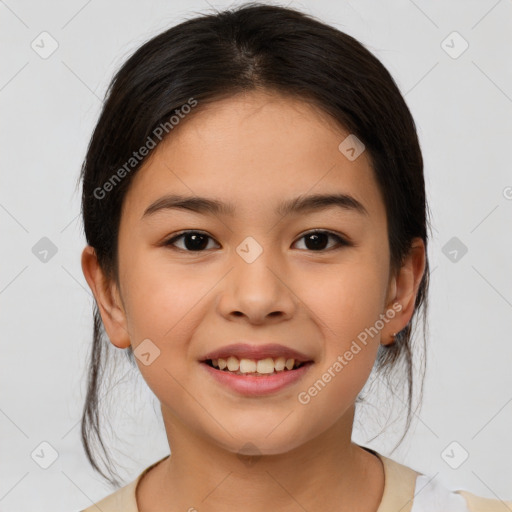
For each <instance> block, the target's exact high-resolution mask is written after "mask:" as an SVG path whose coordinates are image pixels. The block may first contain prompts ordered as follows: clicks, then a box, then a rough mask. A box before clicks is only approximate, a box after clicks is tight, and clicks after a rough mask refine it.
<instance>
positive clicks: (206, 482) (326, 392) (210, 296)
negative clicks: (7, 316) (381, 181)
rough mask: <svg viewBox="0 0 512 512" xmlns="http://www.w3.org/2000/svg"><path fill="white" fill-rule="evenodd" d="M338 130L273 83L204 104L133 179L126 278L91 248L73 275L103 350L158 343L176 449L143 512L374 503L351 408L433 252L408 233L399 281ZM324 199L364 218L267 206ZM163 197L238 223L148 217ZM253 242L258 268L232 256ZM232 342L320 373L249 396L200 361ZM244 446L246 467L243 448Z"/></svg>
mask: <svg viewBox="0 0 512 512" xmlns="http://www.w3.org/2000/svg"><path fill="white" fill-rule="evenodd" d="M347 135H348V132H346V131H345V130H343V129H342V128H341V127H340V126H338V124H337V123H335V122H334V120H333V119H331V118H330V117H328V116H327V115H325V114H323V113H321V112H319V111H318V109H315V108H313V107H312V106H311V105H309V104H308V103H306V102H304V101H303V100H300V99H295V98H291V97H283V96H280V95H278V94H276V93H270V92H268V91H267V92H264V91H257V92H256V91H253V92H250V93H245V94H239V95H236V96H232V97H229V98H226V99H223V100H219V101H216V102H213V103H210V104H205V105H199V106H198V107H197V109H196V111H195V112H194V114H193V115H190V116H188V117H187V118H185V119H184V120H183V121H182V122H181V123H180V125H178V126H177V127H175V129H174V130H173V131H172V136H170V137H168V138H167V139H166V140H164V142H163V143H162V144H160V145H159V146H157V148H156V149H155V150H153V152H152V153H151V155H150V157H149V158H148V159H147V160H146V162H145V164H144V166H143V167H142V168H141V169H140V170H139V171H138V172H137V174H136V175H135V176H134V178H133V182H132V184H131V186H130V189H129V191H128V193H127V195H126V197H125V200H124V203H123V208H122V217H121V222H120V231H119V239H118V244H119V245H118V247H119V259H118V264H119V286H118V285H117V284H116V283H115V282H113V281H109V280H108V279H107V278H106V276H105V275H104V273H103V271H102V269H101V268H100V267H99V265H98V262H97V259H96V256H95V254H94V250H93V249H92V248H91V247H90V246H87V247H86V248H85V249H84V251H83V254H82V269H83V272H84V276H85V278H86V280H87V282H88V284H89V286H90V288H91V290H92V292H93V293H94V295H95V298H96V300H97V302H98V305H99V308H100V312H101V315H102V319H103V323H104V325H105V329H106V331H107V334H108V336H109V338H110V341H111V342H112V343H113V344H114V345H115V346H116V347H119V348H127V347H129V346H130V345H131V346H132V348H133V349H134V350H135V349H136V347H137V346H138V345H139V344H140V343H141V342H142V341H143V340H145V339H150V340H151V342H152V343H154V344H155V345H156V346H157V347H158V349H159V350H160V355H159V357H157V358H156V359H155V360H154V361H153V362H152V363H151V364H150V365H147V366H146V365H144V364H143V363H142V362H141V361H139V360H138V359H137V364H138V366H139V369H140V371H141V373H142V376H143V378H144V379H145V380H146V382H147V383H148V385H149V387H150V388H151V389H152V391H153V392H154V393H155V395H156V396H157V398H158V399H159V401H160V403H161V409H162V415H163V419H164V424H165V428H166V434H167V438H168V441H169V446H170V447H171V452H172V456H171V457H170V458H168V459H165V460H164V461H163V462H161V463H160V464H158V465H157V466H155V467H154V468H153V469H152V470H150V471H149V472H148V473H147V474H146V475H145V477H144V478H143V479H142V480H141V482H140V485H139V486H138V489H137V501H138V506H139V509H140V510H141V511H142V512H152V511H156V510H160V511H161V510H164V509H165V510H189V509H190V508H191V507H195V508H196V509H197V510H200V511H209V512H210V511H211V512H216V511H225V510H236V509H242V510H244V511H247V512H256V511H258V512H261V511H268V510H276V509H277V510H281V511H284V512H288V511H289V512H292V511H299V510H304V509H305V510H308V511H310V512H312V511H319V510H340V511H351V512H355V511H361V512H363V511H365V512H370V511H376V510H377V508H378V506H379V503H380V501H381V497H382V493H383V489H384V473H383V468H382V465H381V462H380V460H379V459H378V458H377V457H375V456H374V455H372V454H370V453H369V452H367V451H365V450H363V449H362V448H361V447H359V446H358V445H356V444H354V443H353V442H352V441H351V434H352V425H353V419H354V411H355V406H354V403H355V400H356V398H357V395H358V394H359V392H360V391H361V389H362V388H363V386H364V384H365V382H366V381H367V379H368V376H369V375H370V372H371V369H372V366H373V364H374V361H375V358H376V354H377V350H378V347H379V344H380V343H382V344H389V343H391V341H392V333H395V332H398V331H400V330H401V329H402V328H403V327H405V326H406V325H407V324H408V322H409V320H410V319H411V316H412V314H413V312H414V300H415V297H416V294H417V291H418V286H419V283H420V281H421V277H422V275H423V272H424V268H425V247H424V244H423V242H422V240H421V239H415V240H414V241H413V244H412V246H411V251H410V255H409V257H408V258H407V259H406V260H405V262H404V264H403V266H402V268H401V270H400V271H399V272H398V273H397V274H396V275H392V274H391V272H390V258H389V255H390V253H389V246H388V233H387V225H386V212H385V207H384V202H383V199H382V196H381V194H380V191H379V189H378V187H377V183H376V181H375V178H374V176H373V171H372V168H371V163H370V160H369V155H367V153H366V152H363V153H362V154H361V155H360V156H359V157H358V158H357V159H356V160H354V161H350V160H348V159H347V158H346V157H345V156H344V155H343V154H342V153H341V152H340V151H339V150H338V145H339V144H340V142H341V141H342V140H343V139H344V138H345V137H346V136H347ZM334 191H336V192H340V193H341V192H343V193H347V194H350V195H352V196H353V197H355V198H356V199H357V200H359V201H360V202H361V203H362V204H363V205H364V206H365V208H366V209H367V211H368V215H367V216H365V215H361V214H359V213H356V212H354V211H348V210H342V209H339V208H336V207H333V208H330V209H326V210H322V211H315V212H311V213H307V214H305V213H301V214H298V215H295V214H290V215H287V216H285V217H281V216H277V215H275V214H274V208H275V207H276V206H277V205H278V204H279V203H280V202H281V201H283V200H285V199H290V198H295V197H297V196H299V195H304V194H313V193H333V192H334ZM166 193H178V194H185V195H192V194H195V195H199V196H206V197H209V198H215V199H219V200H221V201H224V202H233V203H234V204H235V205H236V216H235V217H233V218H231V217H229V216H225V215H213V214H199V213H195V212H191V211H184V210H166V211H159V212H158V213H155V214H154V215H152V216H149V217H148V218H146V219H141V217H142V215H143V213H144V211H145V209H146V208H147V207H148V206H149V205H150V204H151V203H152V202H153V201H155V200H156V199H158V198H160V197H161V196H163V195H164V194H166ZM315 228H316V229H325V230H329V231H333V232H334V233H339V234H341V235H344V237H345V238H347V239H348V240H349V241H351V242H352V244H353V245H351V246H343V245H341V246H340V245H338V243H337V241H336V239H332V238H327V239H324V244H325V245H323V246H322V247H325V249H323V250H315V248H314V245H312V244H308V238H307V237H304V235H305V234H307V232H309V231H311V230H312V229H315ZM186 229H187V230H188V229H190V230H200V231H202V232H204V233H206V234H207V235H208V236H209V237H211V238H207V239H206V240H207V242H205V243H207V244H208V245H207V246H205V249H202V252H198V251H195V252H194V251H193V250H190V249H189V251H188V252H185V251H186V250H187V249H186V248H187V246H186V245H185V242H186V240H184V239H183V238H182V239H180V240H178V241H177V242H176V243H175V245H176V246H177V248H176V249H174V250H173V249H172V247H171V246H167V247H166V246H165V245H163V242H165V241H166V240H168V239H170V238H172V235H173V234H176V233H179V232H180V231H182V230H186ZM248 236H251V237H253V238H254V239H255V240H256V241H257V242H258V244H259V245H260V246H261V247H262V249H263V252H262V254H261V255H260V256H259V257H258V258H257V259H256V260H255V261H254V262H252V263H250V264H249V263H247V262H246V261H245V260H244V259H243V258H241V257H240V256H239V254H238V253H237V252H236V248H237V247H238V246H239V245H240V244H241V242H242V241H243V240H244V239H245V238H246V237H248ZM189 242H190V239H189ZM311 247H313V248H311ZM178 248H181V249H182V251H181V252H180V251H179V250H178ZM394 303H395V304H397V303H398V304H400V305H401V310H400V311H399V312H396V314H395V315H394V317H393V318H392V319H389V321H388V322H387V323H385V326H384V328H383V329H382V330H381V331H380V332H379V334H378V335H376V336H374V337H373V338H369V340H368V343H367V345H366V346H362V350H361V351H360V352H359V353H358V354H357V355H355V356H354V358H353V359H352V360H351V361H350V362H349V363H348V364H347V365H346V366H345V367H344V368H343V370H342V371H341V372H339V373H337V374H336V377H335V378H333V379H332V380H331V381H330V382H329V383H328V385H326V386H325V388H324V389H323V390H322V391H321V392H320V393H318V395H317V396H315V397H314V398H312V399H311V401H310V402H309V403H308V404H307V405H303V404H301V403H300V402H299V401H298V399H297V395H298V393H299V392H301V391H305V390H307V389H308V388H309V387H310V386H311V385H312V384H313V383H314V382H315V381H317V380H318V379H320V378H321V376H322V374H324V373H325V372H326V371H327V369H328V368H329V367H331V366H332V365H333V363H334V362H335V361H336V359H337V357H338V355H340V354H343V353H345V351H346V350H348V349H349V347H350V345H351V343H352V341H353V340H355V339H356V338H357V335H358V334H359V333H360V332H362V331H364V329H365V328H367V327H369V326H373V325H374V324H375V322H376V320H377V319H378V318H379V315H380V314H381V313H382V314H385V313H386V311H388V310H389V309H392V305H393V304H394ZM240 338H244V339H248V340H252V341H253V342H254V343H255V344H258V343H260V344H263V343H267V342H275V343H281V344H283V345H287V346H290V347H293V348H296V349H298V350H300V351H302V352H304V353H306V354H307V355H309V356H310V358H311V359H313V360H314V364H313V366H312V367H311V368H310V369H309V372H308V373H307V374H306V375H305V376H304V378H303V379H301V380H299V381H298V382H296V383H294V384H293V385H291V386H289V387H287V388H285V389H284V390H282V391H279V392H277V393H274V394H273V395H269V396H265V397H257V398H255V397H244V396H241V395H239V394H237V393H236V392H235V391H232V390H230V389H228V388H225V387H223V386H222V385H221V384H218V383H217V382H216V381H214V380H213V379H212V378H211V377H210V376H209V375H208V374H207V373H206V372H205V371H203V368H202V367H200V363H199V362H198V361H199V359H201V357H203V356H204V355H206V354H207V353H208V352H210V351H211V350H214V349H217V348H220V347H222V346H224V345H227V344H230V343H233V342H235V341H236V340H238V339H240ZM248 442H250V443H252V445H254V446H255V448H254V449H253V450H252V451H251V450H247V451H246V453H247V455H255V457H254V458H253V459H252V463H250V464H249V463H248V462H247V461H246V460H242V458H241V457H240V456H239V452H240V450H241V448H242V447H243V446H244V445H245V444H246V443H248ZM192 510H193V509H192Z"/></svg>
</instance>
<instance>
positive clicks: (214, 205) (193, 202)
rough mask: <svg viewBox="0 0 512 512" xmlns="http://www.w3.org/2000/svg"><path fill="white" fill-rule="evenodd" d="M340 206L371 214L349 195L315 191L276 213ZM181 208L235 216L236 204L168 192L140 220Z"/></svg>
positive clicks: (286, 204) (305, 211)
mask: <svg viewBox="0 0 512 512" xmlns="http://www.w3.org/2000/svg"><path fill="white" fill-rule="evenodd" d="M332 207H337V208H341V209H342V210H345V211H353V212H356V213H359V214H361V215H366V216H368V215H369V214H368V211H367V210H366V208H365V207H364V206H363V204H362V203H361V202H359V201H358V200H357V199H356V198H354V197H352V196H351V195H348V194H314V195H309V196H299V197H296V198H294V199H290V200H287V201H284V202H282V203H281V204H279V205H278V206H277V208H276V209H275V211H274V212H275V214H276V215H282V216H285V215H288V214H293V213H307V212H312V211H319V210H325V209H327V208H332ZM173 209H182V210H189V211H193V212H197V213H201V214H208V213H210V214H213V215H226V216H230V217H233V216H234V215H235V206H234V204H233V203H223V202H222V201H219V200H217V199H209V198H206V197H199V196H181V195H176V194H171V195H166V196H163V197H161V198H159V199H157V200H156V201H155V202H153V203H151V204H150V205H149V206H148V207H147V208H146V210H145V211H144V214H143V215H142V217H141V219H144V218H147V217H149V216H151V215H153V214H155V213H156V212H159V211H162V210H173Z"/></svg>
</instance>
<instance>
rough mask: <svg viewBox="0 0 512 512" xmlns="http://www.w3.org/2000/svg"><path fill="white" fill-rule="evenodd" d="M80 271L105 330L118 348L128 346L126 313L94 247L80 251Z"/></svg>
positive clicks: (87, 247)
mask: <svg viewBox="0 0 512 512" xmlns="http://www.w3.org/2000/svg"><path fill="white" fill-rule="evenodd" d="M81 263H82V272H83V274H84V277H85V279H86V281H87V284H88V285H89V288H90V289H91V291H92V293H93V294H94V298H95V299H96V303H97V305H98V309H99V312H100V314H101V319H102V321H103V325H104V327H105V331H106V333H107V335H108V337H109V339H110V341H111V343H112V344H113V345H115V346H116V347H118V348H127V347H129V346H130V337H129V335H128V330H127V322H126V314H125V311H124V309H123V307H122V304H121V300H120V297H119V293H118V290H117V287H116V285H115V283H113V282H111V281H110V280H108V279H107V278H106V276H105V274H104V272H103V269H102V268H101V267H100V265H99V263H98V258H97V257H96V252H95V250H94V247H92V246H90V245H87V246H86V247H85V248H84V250H83V251H82V259H81Z"/></svg>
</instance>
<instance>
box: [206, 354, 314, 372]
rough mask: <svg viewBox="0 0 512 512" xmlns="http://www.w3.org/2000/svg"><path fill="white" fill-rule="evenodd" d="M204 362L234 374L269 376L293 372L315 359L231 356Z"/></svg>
mask: <svg viewBox="0 0 512 512" xmlns="http://www.w3.org/2000/svg"><path fill="white" fill-rule="evenodd" d="M203 363H204V364H207V365H208V366H210V367H211V368H214V369H215V370H218V371H220V372H225V373H230V374H233V375H247V376H253V377H258V376H261V377H265V376H267V377H268V376H271V375H276V374H281V373H286V372H292V371H294V370H297V369H298V368H301V367H302V366H306V365H309V364H313V361H296V360H295V359H293V358H290V359H286V358H284V357H277V358H271V357H267V358H265V359H259V360H257V359H238V358H236V357H234V356H230V357H228V358H225V359H224V358H219V359H206V360H205V361H203Z"/></svg>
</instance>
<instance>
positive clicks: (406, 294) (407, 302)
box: [381, 238, 426, 345]
mask: <svg viewBox="0 0 512 512" xmlns="http://www.w3.org/2000/svg"><path fill="white" fill-rule="evenodd" d="M425 252H426V251H425V243H424V242H423V240H422V239H421V238H414V239H413V241H412V243H411V248H410V250H409V253H408V255H407V257H406V259H405V261H404V263H403V264H402V267H401V268H400V270H399V272H398V274H397V275H394V276H391V279H390V282H389V285H388V294H387V299H386V310H385V312H384V314H385V313H386V311H388V312H389V311H390V310H393V311H395V315H394V316H393V317H392V319H391V320H389V321H388V322H387V323H385V326H384V328H383V329H382V331H381V344H382V345H390V344H392V343H393V338H394V336H393V334H394V333H397V332H399V331H401V330H402V329H403V328H404V327H405V326H406V325H407V324H408V323H409V321H410V320H411V318H412V315H413V313H414V304H415V302H416V295H417V294H418V288H419V286H420V283H421V279H422V277H423V273H424V272H425V264H426V254H425ZM387 316H388V318H391V315H390V314H389V313H388V315H387Z"/></svg>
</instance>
